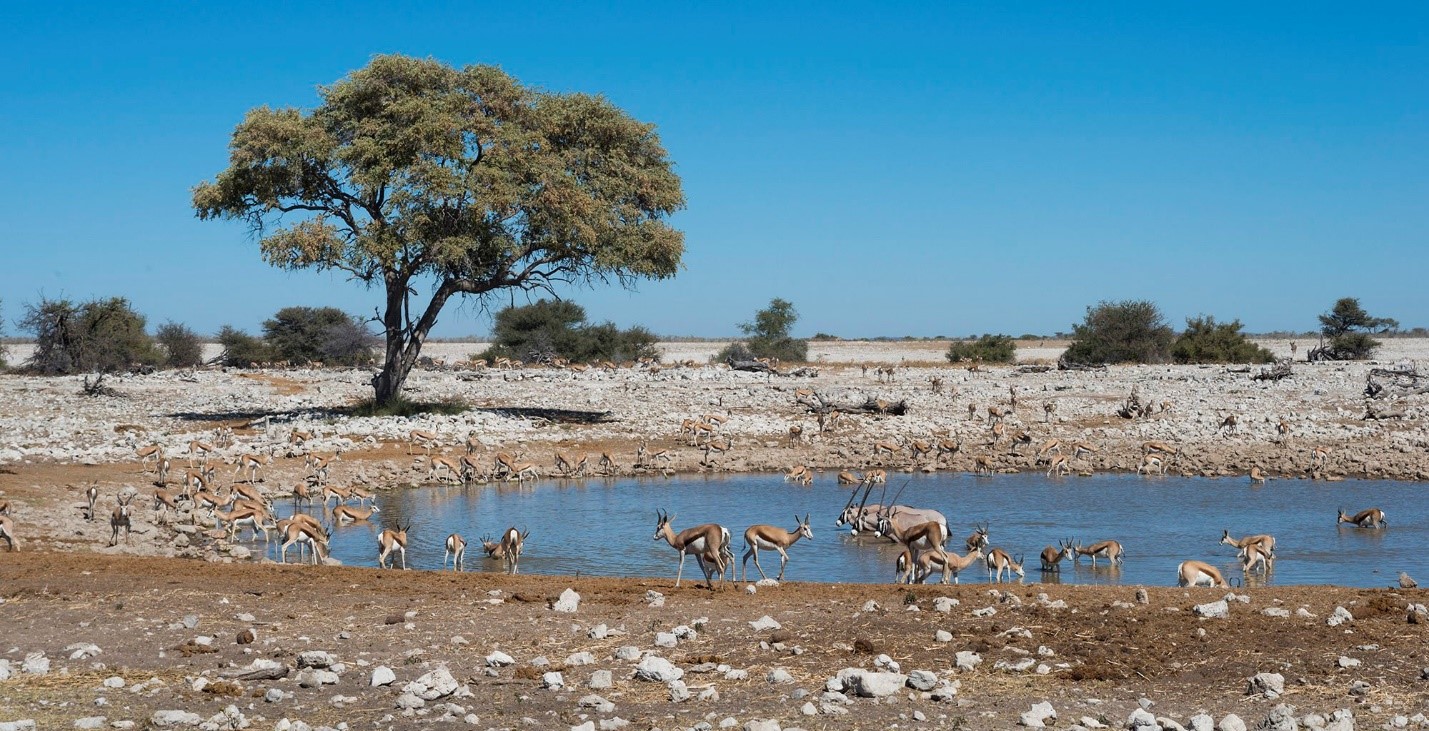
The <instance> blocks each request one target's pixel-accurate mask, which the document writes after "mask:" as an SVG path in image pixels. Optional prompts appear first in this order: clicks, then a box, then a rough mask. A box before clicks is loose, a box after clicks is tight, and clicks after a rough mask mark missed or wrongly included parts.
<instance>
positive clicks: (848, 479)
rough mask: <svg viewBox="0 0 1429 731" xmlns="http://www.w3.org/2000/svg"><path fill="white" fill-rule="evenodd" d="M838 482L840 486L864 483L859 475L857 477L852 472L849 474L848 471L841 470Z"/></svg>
mask: <svg viewBox="0 0 1429 731" xmlns="http://www.w3.org/2000/svg"><path fill="white" fill-rule="evenodd" d="M838 481H839V484H840V485H857V484H858V483H860V482H863V478H861V477H859V476H858V475H855V474H854V473H852V472H849V471H848V470H840V471H839V477H838Z"/></svg>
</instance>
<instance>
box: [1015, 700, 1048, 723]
mask: <svg viewBox="0 0 1429 731" xmlns="http://www.w3.org/2000/svg"><path fill="white" fill-rule="evenodd" d="M1049 718H1050V719H1052V720H1054V721H1055V720H1057V709H1055V708H1053V707H1052V704H1051V703H1048V702H1046V701H1042V702H1041V703H1038V704H1036V705H1034V706H1032V708H1031V709H1029V710H1028V711H1027V712H1026V713H1023V714H1022V716H1021V717H1020V718H1019V719H1018V721H1017V724H1018V725H1019V726H1026V727H1028V728H1046V727H1047V719H1049Z"/></svg>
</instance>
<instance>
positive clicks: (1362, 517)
mask: <svg viewBox="0 0 1429 731" xmlns="http://www.w3.org/2000/svg"><path fill="white" fill-rule="evenodd" d="M1340 523H1350V524H1352V525H1354V526H1355V527H1357V528H1383V527H1385V526H1387V525H1389V521H1388V520H1386V519H1385V517H1384V511H1383V510H1380V509H1379V508H1369V509H1368V510H1361V511H1359V512H1358V513H1355V514H1354V515H1348V514H1346V513H1345V509H1344V508H1340V515H1339V517H1338V518H1336V519H1335V525H1339V524H1340Z"/></svg>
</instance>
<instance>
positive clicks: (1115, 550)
mask: <svg viewBox="0 0 1429 731" xmlns="http://www.w3.org/2000/svg"><path fill="white" fill-rule="evenodd" d="M1072 551H1073V554H1072V562H1073V563H1075V562H1077V561H1080V560H1081V558H1082V556H1090V557H1091V559H1092V568H1096V566H1097V557H1098V556H1100V557H1102V558H1104V559H1106V560H1107V561H1108V562H1109V563H1111V564H1112V565H1113V566H1115V565H1116V564H1119V563H1121V561H1122V559H1123V558H1125V557H1126V553H1125V552H1124V551H1122V549H1121V542H1120V541H1099V542H1097V543H1093V544H1092V545H1090V546H1082V542H1081V541H1076V543H1075V544H1074V545H1073V546H1072Z"/></svg>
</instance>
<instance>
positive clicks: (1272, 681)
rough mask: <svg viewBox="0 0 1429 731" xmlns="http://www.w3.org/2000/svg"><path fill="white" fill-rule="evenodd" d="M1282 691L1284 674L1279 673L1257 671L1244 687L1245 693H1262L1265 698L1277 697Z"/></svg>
mask: <svg viewBox="0 0 1429 731" xmlns="http://www.w3.org/2000/svg"><path fill="white" fill-rule="evenodd" d="M1284 693H1285V676H1284V675H1281V674H1280V673H1257V674H1256V676H1255V677H1253V678H1251V679H1250V686H1249V687H1248V688H1247V689H1246V695H1263V696H1265V697H1266V698H1279V697H1280V696H1281V695H1284Z"/></svg>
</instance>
